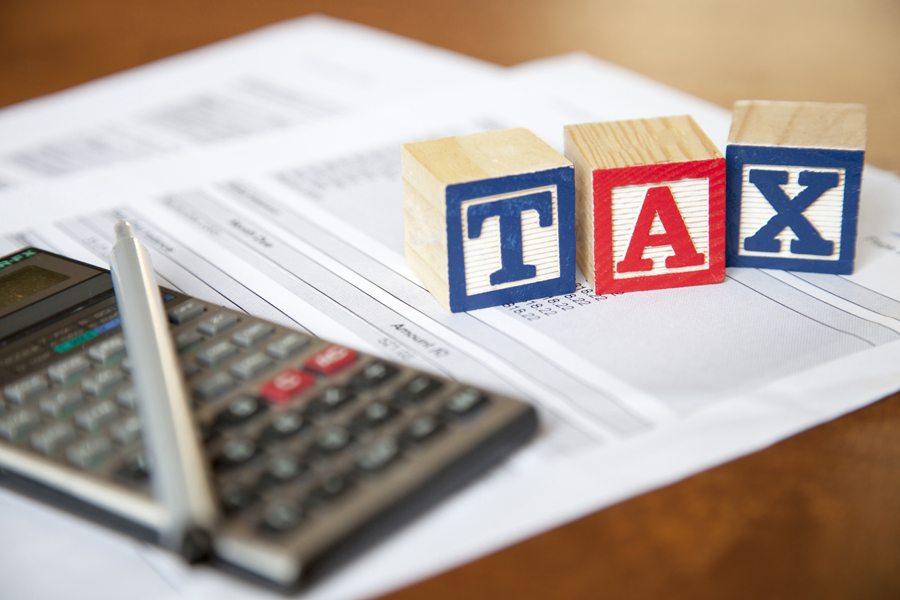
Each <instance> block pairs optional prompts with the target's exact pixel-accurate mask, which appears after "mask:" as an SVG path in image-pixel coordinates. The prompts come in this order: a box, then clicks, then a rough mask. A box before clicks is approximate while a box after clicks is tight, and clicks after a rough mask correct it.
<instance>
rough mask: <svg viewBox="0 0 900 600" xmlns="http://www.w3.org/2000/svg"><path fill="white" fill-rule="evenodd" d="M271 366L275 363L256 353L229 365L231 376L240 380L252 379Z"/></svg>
mask: <svg viewBox="0 0 900 600" xmlns="http://www.w3.org/2000/svg"><path fill="white" fill-rule="evenodd" d="M273 364H275V363H274V361H273V360H272V359H271V358H269V357H268V356H266V355H265V354H260V353H259V352H257V353H255V354H251V355H250V356H247V357H246V358H242V359H241V360H239V361H237V362H236V363H234V364H233V365H231V374H232V375H234V376H235V377H240V378H241V379H252V378H254V377H256V376H257V375H259V374H260V373H262V372H263V371H265V370H266V369H268V368H269V367H271V366H272V365H273Z"/></svg>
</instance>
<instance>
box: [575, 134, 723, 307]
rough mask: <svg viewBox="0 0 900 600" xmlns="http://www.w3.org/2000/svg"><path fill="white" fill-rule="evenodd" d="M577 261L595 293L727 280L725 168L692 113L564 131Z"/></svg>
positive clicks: (720, 156) (718, 154) (713, 145)
mask: <svg viewBox="0 0 900 600" xmlns="http://www.w3.org/2000/svg"><path fill="white" fill-rule="evenodd" d="M565 143H566V157H567V158H569V159H570V160H571V161H572V162H573V163H574V165H575V171H576V173H575V178H576V229H577V231H578V242H577V244H578V252H577V256H578V264H579V266H580V267H581V269H582V271H583V272H584V274H585V276H586V277H587V278H588V280H589V281H590V282H591V284H592V285H593V286H594V291H595V293H597V294H604V293H610V292H613V293H615V292H626V291H637V290H650V289H659V288H668V287H680V286H686V285H702V284H707V283H718V282H721V281H723V280H724V277H725V267H724V264H725V261H724V213H725V205H724V200H725V186H724V181H725V180H724V175H725V172H724V170H725V161H724V158H723V157H722V154H721V153H720V152H719V151H718V150H717V149H716V147H715V144H713V143H712V141H711V140H710V139H709V138H708V137H707V136H706V134H705V133H704V132H703V131H702V130H701V129H700V127H699V126H698V125H697V124H696V123H695V122H694V120H693V119H692V118H691V117H689V116H679V117H664V118H657V119H640V120H634V121H617V122H611V123H587V124H582V125H569V126H567V127H566V128H565Z"/></svg>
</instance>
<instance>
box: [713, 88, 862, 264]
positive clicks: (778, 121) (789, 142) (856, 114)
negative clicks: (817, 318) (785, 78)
mask: <svg viewBox="0 0 900 600" xmlns="http://www.w3.org/2000/svg"><path fill="white" fill-rule="evenodd" d="M865 147H866V107H865V106H863V105H862V104H826V103H822V102H766V101H759V100H754V101H746V100H745V101H740V102H737V103H735V105H734V120H733V121H732V122H731V133H730V134H729V135H728V148H727V149H726V151H725V154H726V162H727V163H728V166H727V172H728V174H727V178H728V200H727V202H728V215H727V234H726V244H725V257H726V258H725V260H726V263H727V265H728V266H729V267H760V268H764V269H785V270H788V271H812V272H815V273H835V274H843V275H846V274H849V273H852V272H853V263H854V259H855V255H856V225H857V219H858V216H859V192H860V182H861V179H862V170H863V160H864V154H865Z"/></svg>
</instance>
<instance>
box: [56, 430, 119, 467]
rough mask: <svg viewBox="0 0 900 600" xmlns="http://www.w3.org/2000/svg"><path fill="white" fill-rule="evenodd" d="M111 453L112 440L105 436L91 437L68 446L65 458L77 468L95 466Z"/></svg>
mask: <svg viewBox="0 0 900 600" xmlns="http://www.w3.org/2000/svg"><path fill="white" fill-rule="evenodd" d="M111 453H112V442H110V441H109V438H108V437H106V436H98V437H91V438H88V439H86V440H84V441H81V442H78V443H76V444H75V445H74V446H70V447H69V449H68V451H66V458H67V459H69V462H70V463H71V464H73V465H74V466H76V467H78V468H79V469H90V468H92V467H95V466H97V465H98V464H100V463H101V462H103V460H105V459H106V457H108V456H109V455H110V454H111Z"/></svg>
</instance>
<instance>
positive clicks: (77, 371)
mask: <svg viewBox="0 0 900 600" xmlns="http://www.w3.org/2000/svg"><path fill="white" fill-rule="evenodd" d="M90 368H91V363H89V362H88V359H86V358H85V357H84V356H81V355H80V354H79V355H77V356H73V357H72V358H68V359H66V360H64V361H61V362H58V363H56V364H55V365H53V366H51V367H50V368H49V369H47V373H48V374H49V375H50V379H52V380H53V381H56V382H57V383H64V382H66V381H69V380H70V379H72V378H74V377H77V376H78V375H81V374H82V373H84V372H85V371H87V370H88V369H90Z"/></svg>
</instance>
